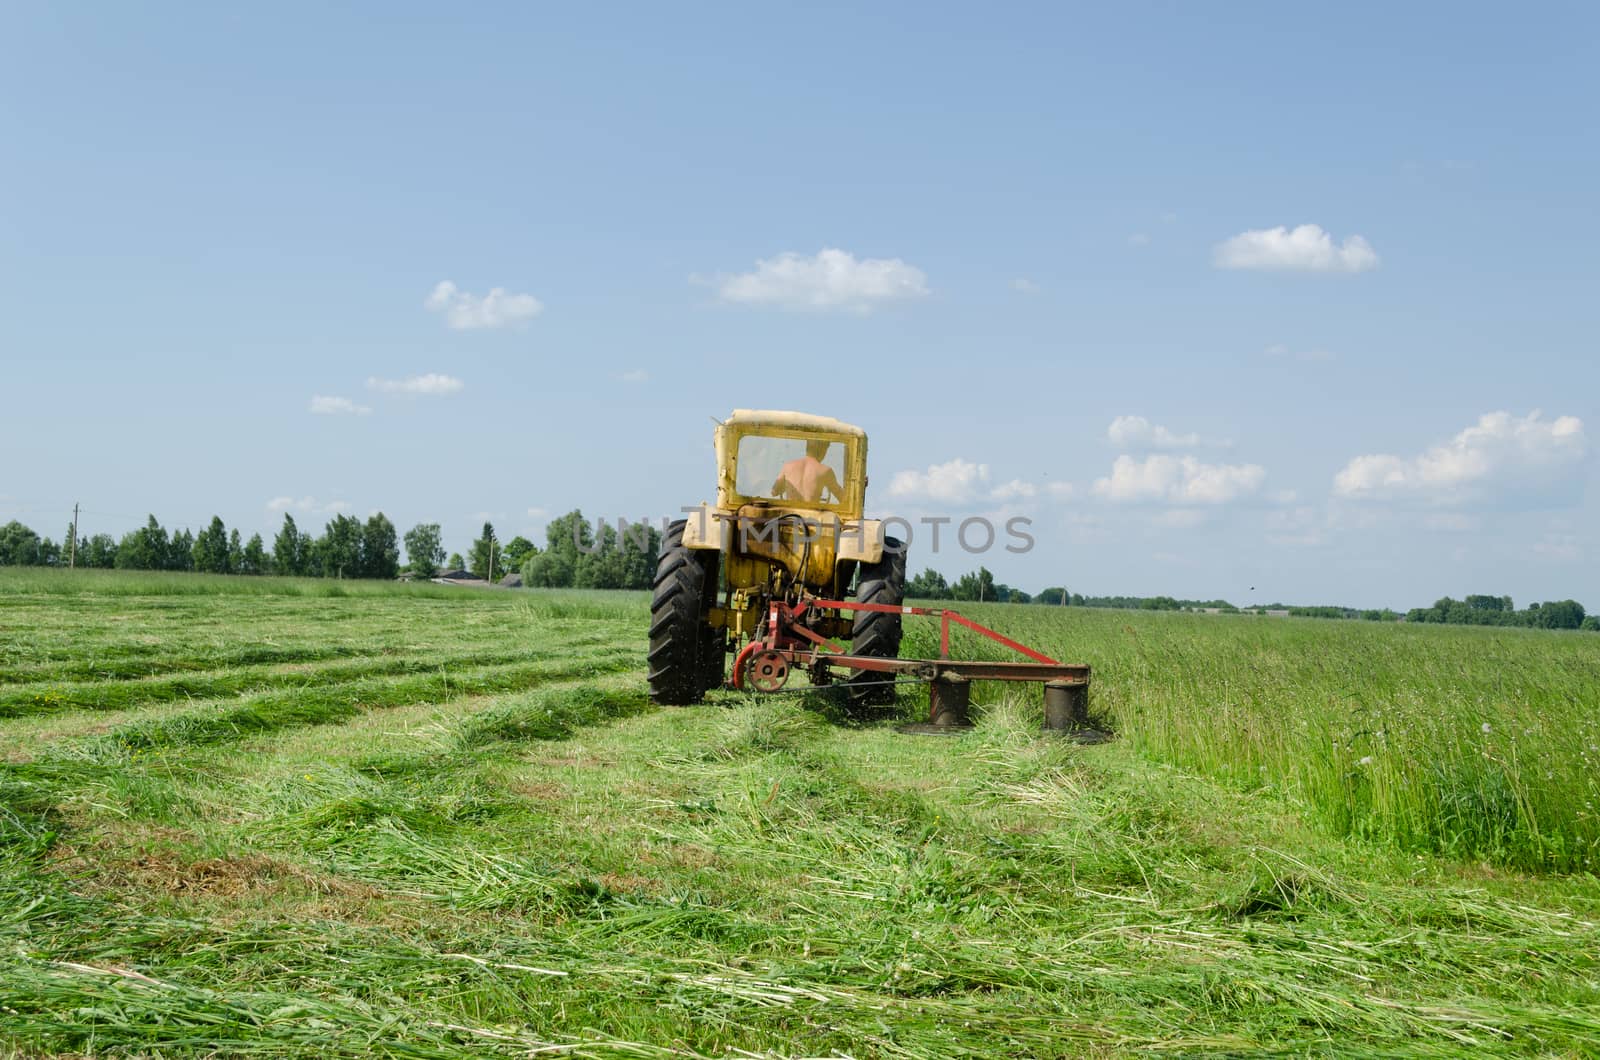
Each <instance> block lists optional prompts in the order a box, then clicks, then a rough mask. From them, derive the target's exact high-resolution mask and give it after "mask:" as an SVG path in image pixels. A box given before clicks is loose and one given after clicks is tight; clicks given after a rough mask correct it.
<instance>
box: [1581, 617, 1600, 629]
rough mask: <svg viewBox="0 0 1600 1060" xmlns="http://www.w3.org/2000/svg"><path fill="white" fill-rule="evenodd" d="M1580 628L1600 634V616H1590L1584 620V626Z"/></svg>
mask: <svg viewBox="0 0 1600 1060" xmlns="http://www.w3.org/2000/svg"><path fill="white" fill-rule="evenodd" d="M1578 628H1579V629H1585V630H1589V631H1590V632H1593V633H1600V616H1596V615H1589V616H1588V617H1587V618H1585V619H1584V620H1583V625H1581V626H1579V627H1578Z"/></svg>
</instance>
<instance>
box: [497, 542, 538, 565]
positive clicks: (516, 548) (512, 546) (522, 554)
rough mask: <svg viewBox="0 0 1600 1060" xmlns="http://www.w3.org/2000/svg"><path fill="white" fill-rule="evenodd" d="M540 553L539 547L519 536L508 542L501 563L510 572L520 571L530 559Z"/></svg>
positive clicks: (502, 552)
mask: <svg viewBox="0 0 1600 1060" xmlns="http://www.w3.org/2000/svg"><path fill="white" fill-rule="evenodd" d="M538 551H539V546H537V545H535V544H534V543H533V542H532V541H529V540H528V539H527V538H525V537H523V536H522V535H520V534H519V535H517V536H516V537H513V538H512V539H511V540H510V541H507V542H506V544H505V548H504V549H503V550H502V551H501V553H500V555H501V563H502V564H503V565H504V567H505V569H506V570H508V571H520V570H522V565H523V564H524V563H526V562H527V561H528V557H529V556H531V555H533V554H534V553H535V552H538Z"/></svg>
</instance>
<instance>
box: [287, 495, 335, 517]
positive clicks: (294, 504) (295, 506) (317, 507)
mask: <svg viewBox="0 0 1600 1060" xmlns="http://www.w3.org/2000/svg"><path fill="white" fill-rule="evenodd" d="M349 510H350V502H349V501H328V502H326V503H319V502H318V501H317V499H316V498H315V497H300V498H295V497H274V498H272V499H271V500H270V501H268V502H267V511H269V512H300V513H302V514H306V515H335V514H337V513H339V512H347V511H349Z"/></svg>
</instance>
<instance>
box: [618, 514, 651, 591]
mask: <svg viewBox="0 0 1600 1060" xmlns="http://www.w3.org/2000/svg"><path fill="white" fill-rule="evenodd" d="M618 546H619V547H620V548H621V550H622V555H621V561H622V562H621V566H622V585H621V588H623V589H648V588H650V586H651V585H652V584H653V583H654V582H655V576H656V560H657V559H658V558H659V557H660V555H661V531H659V530H657V529H656V528H655V527H653V526H651V525H650V524H649V522H647V521H645V522H638V523H631V524H629V525H628V527H627V529H626V531H625V532H623V533H622V534H620V535H618Z"/></svg>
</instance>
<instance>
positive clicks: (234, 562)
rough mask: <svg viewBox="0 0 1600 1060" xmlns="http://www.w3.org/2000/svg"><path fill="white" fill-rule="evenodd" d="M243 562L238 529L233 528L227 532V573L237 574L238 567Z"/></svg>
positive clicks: (242, 549)
mask: <svg viewBox="0 0 1600 1060" xmlns="http://www.w3.org/2000/svg"><path fill="white" fill-rule="evenodd" d="M243 562H244V545H243V544H241V543H240V540H239V528H238V527H234V528H233V529H232V530H229V531H228V573H229V574H238V573H239V565H240V564H241V563H243Z"/></svg>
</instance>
